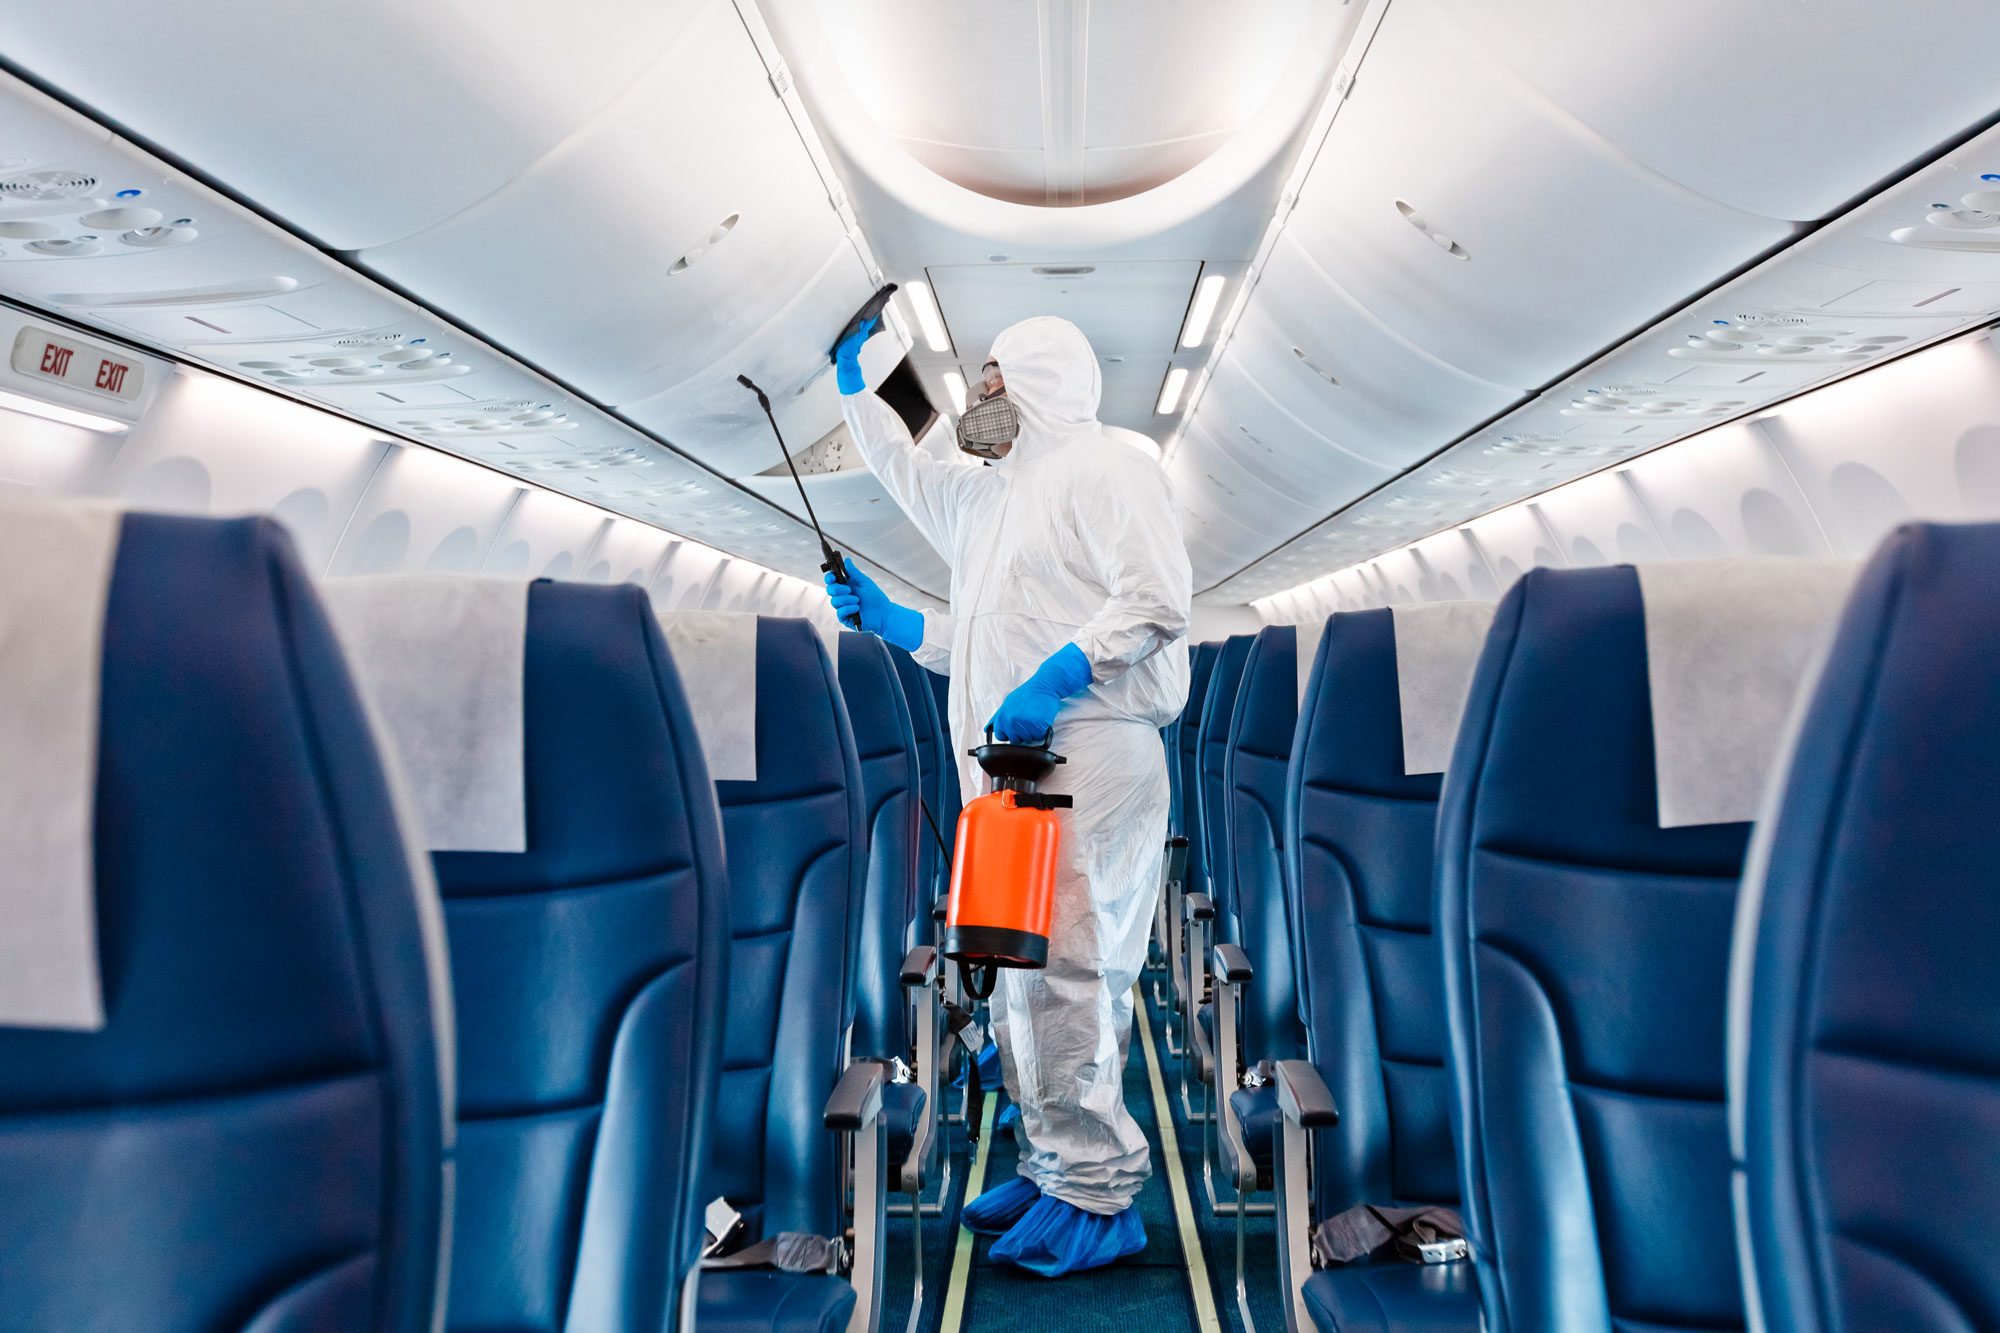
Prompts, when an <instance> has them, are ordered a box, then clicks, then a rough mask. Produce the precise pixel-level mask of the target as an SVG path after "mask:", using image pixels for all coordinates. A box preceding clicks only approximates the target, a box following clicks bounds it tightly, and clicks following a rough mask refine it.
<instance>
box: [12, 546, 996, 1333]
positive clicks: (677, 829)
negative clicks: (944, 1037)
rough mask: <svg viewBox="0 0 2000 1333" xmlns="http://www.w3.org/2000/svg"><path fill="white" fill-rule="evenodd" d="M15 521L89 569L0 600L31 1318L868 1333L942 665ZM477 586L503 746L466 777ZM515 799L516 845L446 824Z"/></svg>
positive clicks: (924, 1088) (924, 1032) (898, 1170)
mask: <svg viewBox="0 0 2000 1333" xmlns="http://www.w3.org/2000/svg"><path fill="white" fill-rule="evenodd" d="M5 522H6V523H7V525H8V526H9V529H10V532H11V534H12V537H13V538H14V539H18V540H19V541H20V542H22V543H23V549H30V548H34V549H42V548H48V549H54V550H58V551H70V552H72V553H77V554H78V555H79V558H76V559H69V560H65V561H61V562H51V563H48V564H44V565H42V566H40V567H37V568H34V569H29V570H26V571H21V570H12V571H0V740H4V741H5V742H6V743H7V747H8V752H7V753H6V754H5V755H4V756H0V763H4V764H5V766H6V769H7V772H6V773H5V774H4V775H0V790H7V791H19V792H27V793H31V794H32V796H31V798H30V799H24V800H23V801H22V802H20V803H18V804H19V807H20V811H19V813H18V815H15V816H10V814H9V813H7V812H0V848H4V849H6V850H7V852H8V853H9V856H10V859H13V864H14V869H13V870H0V875H4V876H5V878H0V937H11V938H9V939H8V944H7V946H0V1198H4V1199H5V1200H6V1205H5V1207H4V1208H0V1292H4V1293H5V1299H4V1300H0V1329H23V1330H26V1329H52V1328H62V1329H74V1330H99V1329H102V1330H126V1329H135V1328H147V1329H154V1330H176V1329H188V1330H195V1329H211V1328H217V1327H225V1326H226V1327H235V1328H244V1329H252V1330H258V1331H259V1333H265V1331H275V1330H279V1329H292V1328H307V1327H311V1328H329V1329H330V1328H343V1329H350V1328H351V1329H363V1328H366V1329H383V1330H399V1329H407V1330H428V1329H431V1328H434V1327H445V1328H455V1329H495V1328H509V1329H526V1328H548V1329H556V1328H567V1329H576V1330H583V1329H588V1330H594V1331H596V1330H603V1331H607V1333H616V1331H617V1330H641V1329H643V1330H648V1331H649V1333H657V1331H658V1330H661V1329H665V1328H670V1327H698V1328H700V1329H702V1330H705V1331H708V1333H715V1331H721V1333H730V1331H733V1330H751V1329H757V1330H766V1329H780V1328H782V1329H816V1330H837V1329H843V1328H846V1329H856V1330H859V1329H870V1328H873V1327H875V1325H876V1323H877V1322H878V1321H879V1318H880V1311H881V1307H882V1300H883V1277H882V1273H883V1264H882V1262H881V1259H882V1248H881V1247H882V1243H883V1231H884V1220H883V1219H884V1216H885V1211H886V1203H885V1199H884V1195H885V1192H887V1191H892V1190H900V1191H904V1192H908V1193H910V1194H911V1195H912V1196H913V1198H914V1197H915V1196H916V1195H917V1194H918V1193H919V1192H920V1191H922V1190H923V1189H924V1187H925V1186H926V1184H927V1183H930V1182H933V1181H934V1180H935V1176H936V1172H937V1171H938V1169H939V1161H940V1156H941V1155H940V1151H939V1142H940V1140H941V1138H942V1135H941V1134H940V1133H939V1132H938V1131H939V1114H938V1113H939V1109H940V1100H941V1099H940V1095H939V1073H940V1065H941V1064H943V1063H944V1051H943V1047H942V1045H941V1040H940V1028H939V1025H938V1022H937V1005H938V1003H939V999H940V996H941V994H942V983H941V979H940V976H939V969H938V967H937V964H936V957H935V951H934V950H933V949H932V948H931V947H930V940H931V935H930V931H931V927H932V915H933V912H932V903H933V900H934V899H935V898H936V897H937V896H938V895H939V894H940V893H941V892H942V886H943V879H942V877H943V876H944V875H946V874H947V873H948V868H947V867H946V866H945V865H943V864H942V862H941V858H940V853H939V846H938V843H937V842H936V841H935V840H934V839H933V838H932V836H931V834H930V833H929V831H928V830H926V829H925V828H924V821H925V819H926V818H927V817H928V818H930V819H934V820H950V819H951V818H952V817H953V816H952V809H953V807H954V805H955V801H956V797H955V795H954V794H953V793H955V789H956V777H955V773H954V772H953V765H952V764H951V763H950V762H949V760H948V758H947V752H948V746H947V745H946V744H945V742H944V732H943V728H942V727H941V726H940V725H939V723H938V720H937V708H936V702H935V698H936V696H935V693H934V685H933V681H936V680H939V679H940V678H935V677H931V676H929V674H928V673H926V672H924V671H922V670H921V669H920V668H918V667H917V666H916V664H915V663H914V662H913V661H911V660H910V659H909V658H908V657H907V655H904V654H897V653H893V652H892V650H889V649H887V648H885V647H884V645H882V643H881V641H879V640H877V639H875V638H874V637H872V636H866V635H845V636H842V638H841V639H840V640H839V651H838V653H837V654H833V655H830V654H829V653H828V652H827V649H826V647H825V646H824V645H823V643H822V641H821V639H820V637H819V635H818V634H817V633H816V632H815V631H814V629H813V628H812V627H811V626H810V625H809V624H808V623H807V622H805V621H798V620H783V619H774V618H753V617H743V618H731V619H737V620H738V621H739V623H738V624H737V625H735V626H734V627H733V628H732V629H730V630H729V632H728V633H725V634H720V635H718V634H714V633H709V632H707V630H706V629H705V628H704V627H703V626H701V625H694V626H692V627H691V630H692V632H686V633H683V632H681V631H688V630H690V626H688V625H687V624H680V625H678V626H677V624H676V622H675V618H669V619H668V622H667V625H666V627H665V632H664V633H663V628H662V624H661V621H660V620H659V619H657V618H656V617H655V615H654V613H653V611H652V609H651V607H650V605H649V603H648V600H647V598H646V596H645V594H644V592H643V591H642V590H640V589H638V588H636V587H631V586H618V587H605V586H595V585H584V584H572V583H558V582H550V581H548V580H537V581H535V582H533V583H531V584H520V585H511V587H510V589H509V590H506V591H504V592H503V593H502V595H501V596H499V597H498V598H497V600H496V599H495V598H494V597H493V596H492V586H491V583H490V581H478V580H427V579H387V580H368V581H366V582H367V583H368V584H370V585H372V586H370V587H369V588H368V589H367V590H366V595H365V596H364V597H361V598H360V599H359V604H364V605H365V613H362V612H357V611H356V609H355V606H356V605H357V600H356V599H355V598H354V597H353V596H352V593H353V591H354V590H353V589H345V590H343V589H342V588H341V587H340V586H339V585H326V586H325V587H315V586H314V585H313V583H312V582H311V581H310V580H309V579H308V578H307V577H306V576H305V574H304V573H303V572H302V570H301V568H300V566H299V563H298V561H297V559H296V558H295V556H294V554H293V552H292V549H291V545H290V542H289V540H288V539H287V537H286V536H285V534H284V533H283V531H282V529H280V528H279V527H277V526H276V525H274V524H273V523H271V522H269V521H266V520H255V519H248V520H232V521H213V520H205V519H189V518H178V517H167V516H160V515H150V514H140V513H128V514H122V515H117V514H113V515H110V516H109V518H108V519H107V518H105V517H104V516H103V515H102V514H98V515H97V516H96V517H91V518H86V519H84V520H82V521H81V523H80V522H79V520H78V519H77V517H76V512H75V511H71V510H64V509H43V508H23V509H10V510H9V512H8V514H7V516H6V519H5ZM79 534H81V535H79ZM65 543H67V545H65ZM93 551H94V552H95V553H96V556H97V557H101V558H95V559H94V563H93V559H91V558H82V557H84V556H89V555H91V553H92V552H93ZM51 568H55V569H59V570H63V571H65V573H64V574H63V575H62V577H59V578H57V579H56V580H55V585H56V586H54V587H51V586H49V584H48V583H47V582H46V576H47V575H48V572H49V570H50V569H51ZM93 569H95V570H97V571H98V573H96V574H95V575H93V574H91V573H90V572H89V571H91V570H93ZM72 571H80V572H72ZM31 576H32V577H31ZM38 580H39V582H38ZM69 585H73V586H69ZM473 585H485V586H484V587H483V588H482V587H476V586H473ZM482 598H483V599H485V601H487V602H491V603H493V604H494V605H498V606H500V607H501V613H500V614H502V615H503V616H514V617H516V619H515V621H514V622H513V628H512V629H511V630H509V631H506V632H507V633H510V634H512V635H513V636H514V639H513V647H512V649H511V651H509V652H503V653H502V654H501V655H500V656H501V657H503V658H504V659H505V660H506V662H507V663H508V665H507V666H506V668H505V670H504V671H501V672H499V673H497V674H500V675H507V674H508V673H513V679H514V681H515V683H514V684H513V685H512V687H511V688H512V689H513V691H514V693H513V699H514V703H513V704H512V705H511V707H512V709H513V712H512V713H511V715H510V718H509V719H506V722H507V725H509V726H511V727H512V728H513V732H512V734H513V736H514V737H515V739H514V741H513V742H512V744H513V747H514V748H513V752H512V755H511V758H510V757H509V756H507V755H501V756H500V761H499V762H498V763H494V762H492V761H491V754H490V751H489V752H487V757H485V758H481V759H479V760H478V761H477V762H476V763H471V764H466V765H463V766H461V768H460V769H458V770H457V771H455V772H454V771H451V770H450V765H449V764H448V763H442V762H441V761H440V758H439V757H440V756H441V755H447V754H450V753H453V752H454V751H455V750H459V751H464V752H465V753H474V754H476V753H480V751H479V746H480V745H481V744H490V742H491V739H492V738H491V736H490V735H487V736H481V737H468V736H466V735H464V734H460V733H463V732H465V731H466V730H467V729H468V728H469V727H470V726H471V725H472V723H471V722H470V721H468V719H469V718H475V717H479V716H480V715H479V714H478V710H477V708H474V707H472V706H471V705H469V704H467V703H466V702H465V701H464V698H463V696H458V697H454V696H453V695H451V694H449V693H447V692H445V691H442V690H439V689H436V688H429V689H428V690H427V682H428V684H429V685H432V686H434V685H435V684H436V683H437V682H438V681H441V680H442V681H449V680H451V679H453V678H454V673H464V672H467V670H468V664H469V663H480V664H481V665H480V666H479V670H481V671H485V670H486V669H487V668H486V666H485V665H484V664H485V663H487V662H489V661H491V660H498V659H495V658H493V657H492V655H491V654H487V655H486V656H482V652H483V651H484V649H485V648H488V647H490V646H491V645H490V644H483V643H482V642H481V639H482V635H486V636H488V637H490V636H491V634H492V630H491V626H490V625H482V623H480V615H481V614H483V613H480V612H478V611H477V606H476V604H478V603H480V601H481V599H482ZM79 607H82V608H85V609H84V610H82V611H79V610H78V608H79ZM720 640H730V641H733V642H735V643H737V644H739V645H741V647H742V651H743V653H744V654H746V656H745V657H744V658H743V660H739V661H736V662H734V663H731V662H728V661H722V662H709V663H707V664H706V665H701V664H698V663H697V662H696V659H697V658H698V657H699V656H700V654H701V653H702V652H704V651H707V650H705V649H704V648H703V647H702V645H703V644H705V643H706V644H713V643H715V642H718V641H720ZM670 642H671V643H673V644H674V645H675V646H674V647H673V648H672V649H670V647H669V644H670ZM412 645H419V648H418V649H416V650H413V648H412ZM423 645H428V647H423ZM501 646H502V648H503V649H504V648H505V647H506V644H505V640H504V637H503V639H502V641H501ZM413 651H414V652H415V653H416V660H413V661H403V662H401V663H398V662H396V661H395V660H394V658H395V656H396V655H397V654H399V653H400V654H403V655H404V656H406V657H407V656H409V655H411V654H412V653H413ZM426 652H434V653H435V656H434V658H432V659H425V658H424V657H423V653H426ZM732 669H733V670H734V671H735V673H736V674H737V676H738V677H739V678H741V677H742V676H744V675H745V673H746V672H747V674H748V675H749V676H750V677H751V678H754V691H753V692H754V710H755V722H754V734H747V735H746V736H745V737H744V738H743V744H744V745H745V746H747V750H746V751H745V752H744V753H742V754H736V755H732V756H731V758H730V759H729V761H728V762H729V764H730V765H734V766H736V767H732V768H731V769H730V776H729V777H727V778H722V779H714V778H712V777H711V767H712V765H713V762H714V756H715V751H716V745H715V740H716V733H717V728H716V726H715V722H716V719H715V718H714V717H713V716H712V714H711V713H710V712H707V711H703V710H702V709H701V708H700V707H698V706H697V707H692V708H691V706H690V692H691V691H693V690H694V688H695V687H694V685H693V684H692V682H694V681H695V679H696V677H697V676H701V677H704V678H707V679H711V680H713V679H725V680H726V679H727V672H728V671H729V670H732ZM684 677H686V679H687V681H688V682H690V684H688V685H684ZM697 704H699V701H698V700H697ZM38 714H40V716H38ZM51 715H53V716H54V721H51V720H50V717H51ZM485 720H486V721H490V720H491V715H485ZM499 730H500V731H501V732H505V731H506V726H502V727H501V728H499ZM468 746H469V747H470V748H469V749H468V748H467V747H468ZM510 765H511V768H512V777H511V779H509V780H510V781H511V782H512V783H514V784H515V785H514V786H513V788H512V794H511V795H510V796H508V797H507V802H511V805H510V806H509V808H510V809H512V810H513V811H515V812H516V816H515V818H516V822H517V824H518V829H517V831H516V832H515V833H513V834H511V835H509V834H502V835H500V836H499V837H497V838H487V837H485V836H484V835H483V834H482V835H479V836H474V837H469V838H468V837H461V836H458V835H456V834H451V835H447V834H445V833H444V831H443V830H444V828H445V824H446V823H447V819H446V817H445V816H441V815H438V814H436V813H435V812H436V811H438V810H444V811H446V812H447V813H449V812H452V811H458V812H460V813H462V812H463V810H464V809H465V808H466V807H467V806H469V805H476V804H477V803H478V801H479V800H482V799H484V797H483V796H481V795H480V794H479V793H478V792H473V791H472V790H471V789H473V788H479V789H481V790H482V791H483V790H484V789H485V788H486V787H488V786H491V785H492V784H493V783H495V782H497V781H500V779H498V778H496V777H495V775H494V773H495V770H506V769H508V768H509V767H510ZM721 771H722V770H721V769H720V768H718V769H717V772H718V773H719V772H721ZM440 773H442V774H443V775H444V778H445V779H447V780H443V781H441V780H440V779H439V774H440ZM453 782H456V783H457V784H458V785H457V787H456V788H454V787H453V786H452V783H453ZM502 785H504V783H503V784H502ZM919 797H921V801H920V800H919ZM503 804H506V802H503ZM31 817H32V820H33V826H32V827H30V826H27V825H28V824H29V822H30V819H31ZM944 826H945V827H949V824H948V823H947V824H945V825H944ZM510 836H511V837H513V838H514V841H513V842H512V843H511V845H506V846H496V845H492V844H494V843H505V842H507V840H508V838H509V837H510ZM482 842H483V843H484V844H485V845H479V844H482ZM21 858H25V859H21ZM31 945H32V946H33V947H32V948H31V947H30V946H31ZM704 1255H707V1256H708V1265H707V1267H706V1269H704V1268H703V1267H702V1257H703V1256H704Z"/></svg>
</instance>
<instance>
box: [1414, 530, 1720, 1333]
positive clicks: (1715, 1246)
mask: <svg viewBox="0 0 2000 1333" xmlns="http://www.w3.org/2000/svg"><path fill="white" fill-rule="evenodd" d="M1747 837H1748V825H1746V824H1716V825H1697V826H1692V827H1685V828H1666V829H1663V828H1661V827H1660V826H1659V822H1658V796H1657V792H1656V789H1655V783H1654V761H1653V728H1652V711H1651V704H1650V700H1649V694H1648V680H1647V662H1646V638H1645V621H1644V608H1643V606H1642V603H1641V599H1640V590H1639V580H1638V575H1637V573H1636V572H1635V571H1634V570H1633V569H1632V568H1631V567H1630V566H1625V565H1621V566H1615V567H1610V568H1599V569H1582V570H1550V569H1536V570H1533V571H1531V572H1530V573H1528V574H1527V575H1526V576H1525V577H1523V578H1522V579H1521V580H1520V581H1519V582H1517V583H1516V584H1515V585H1514V587H1513V588H1512V590H1511V591H1509V592H1508V594H1507V595H1506V597H1505V599H1504V600H1503V601H1502V602H1501V603H1500V606H1499V609H1498V612H1497V614H1496V616H1495V619H1494V622H1493V627H1492V629H1491V631H1490V632H1489V634H1488V636H1487V640H1486V646H1485V649H1484V651H1483V652H1482V653H1481V655H1480V659H1479V665H1478V668H1477V669H1476V671H1475V673H1474V676H1473V682H1472V687H1471V691H1470V693H1469V696H1468V699H1467V703H1466V708H1465V713H1464V718H1463V721H1462V723H1461V725H1460V729H1459V733H1458V744H1457V747H1456V749H1455V750H1454V751H1453V754H1452V759H1451V768H1450V771H1449V774H1448V775H1447V777H1446V779H1445V785H1444V794H1443V799H1442V803H1441V806H1440V809H1439V829H1438V868H1437V875H1438V898H1437V912H1438V929H1439V933H1440V943H1441V946H1442V957H1443V965H1444V994H1445V1016H1446V1020H1447V1023H1448V1028H1447V1031H1448V1038H1449V1067H1450V1072H1451V1083H1450V1086H1451V1089H1452V1096H1453V1117H1452V1123H1453V1129H1454V1132H1455V1133H1456V1135H1457V1136H1458V1149H1459V1161H1460V1163H1461V1175H1460V1180H1461V1187H1462V1189H1463V1193H1464V1211H1465V1215H1466V1223H1467V1227H1468V1230H1469V1232H1470V1239H1471V1241H1472V1247H1473V1255H1474V1259H1475V1261H1476V1262H1477V1264H1478V1266H1479V1287H1480V1299H1481V1302H1482V1304H1483V1305H1484V1307H1485V1312H1486V1317H1487V1326H1488V1327H1489V1328H1490V1329H1492V1330H1494V1333H1502V1331H1503V1330H1514V1331H1515V1333H1528V1331H1529V1330H1535V1331H1536V1333H1541V1331H1542V1330H1558V1331H1567V1330H1605V1331H1606V1333H1608V1331H1609V1330H1612V1329H1614V1328H1616V1329H1630V1328H1651V1327H1656V1326H1657V1327H1699V1328H1725V1327H1733V1326H1738V1325H1740V1323H1741V1321H1742V1318H1743V1315H1742V1296H1741V1290H1740V1286H1739V1283H1738V1280H1737V1273H1736V1256H1735V1247H1734V1242H1733V1237H1732V1234H1731V1225H1730V1205H1729V1157H1728V1141H1727V1136H1726V1134H1725V1124H1724V1114H1723V997H1724V982H1725V973H1726V971H1727V966H1728V954H1729V936H1730V926H1731V916H1732V913H1733V911H1734V908H1735V902H1736V884H1737V876H1738V875H1739V874H1740V873H1741V870H1742V859H1743V850H1744V845H1745V842H1746V840H1747Z"/></svg>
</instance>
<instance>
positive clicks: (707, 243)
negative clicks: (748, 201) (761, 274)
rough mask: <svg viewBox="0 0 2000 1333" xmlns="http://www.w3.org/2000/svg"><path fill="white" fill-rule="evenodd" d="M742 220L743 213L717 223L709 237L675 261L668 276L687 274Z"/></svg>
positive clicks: (694, 245)
mask: <svg viewBox="0 0 2000 1333" xmlns="http://www.w3.org/2000/svg"><path fill="white" fill-rule="evenodd" d="M742 220H743V215H742V214H741V213H731V214H730V215H729V216H728V217H726V218H724V219H723V220H722V221H720V222H718V223H716V224H715V227H714V229H713V230H711V231H710V232H709V233H708V235H706V236H704V237H702V238H701V239H700V240H699V241H696V242H695V243H694V244H693V245H691V246H689V247H688V251H687V253H686V254H684V255H682V256H681V257H680V258H679V259H676V260H675V261H674V266H673V267H672V268H670V269H668V270H667V272H668V274H669V275H672V274H675V273H685V272H687V270H688V269H690V268H692V267H693V266H694V264H695V263H696V261H698V260H699V259H701V257H702V256H703V255H706V254H707V253H708V252H709V251H710V250H712V249H714V248H715V247H716V246H718V245H720V244H722V241H723V239H724V238H725V237H727V236H728V235H729V233H730V232H732V231H734V230H736V224H737V223H738V222H741V221H742Z"/></svg>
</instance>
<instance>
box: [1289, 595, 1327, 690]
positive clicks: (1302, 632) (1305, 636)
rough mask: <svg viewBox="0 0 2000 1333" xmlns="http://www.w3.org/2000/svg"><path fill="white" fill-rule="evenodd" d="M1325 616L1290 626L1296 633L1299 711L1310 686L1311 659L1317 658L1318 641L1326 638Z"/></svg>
mask: <svg viewBox="0 0 2000 1333" xmlns="http://www.w3.org/2000/svg"><path fill="white" fill-rule="evenodd" d="M1326 621H1327V618H1326V617H1325V616H1321V617H1320V618H1319V619H1318V620H1308V621H1306V622H1304V623H1303V624H1299V625H1294V626H1292V628H1293V629H1295V630H1297V631H1298V645H1299V711H1300V712H1304V711H1305V706H1306V691H1307V690H1308V689H1309V688H1311V686H1312V673H1313V659H1314V658H1315V657H1317V656H1319V641H1320V640H1321V639H1323V638H1325V637H1326Z"/></svg>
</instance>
